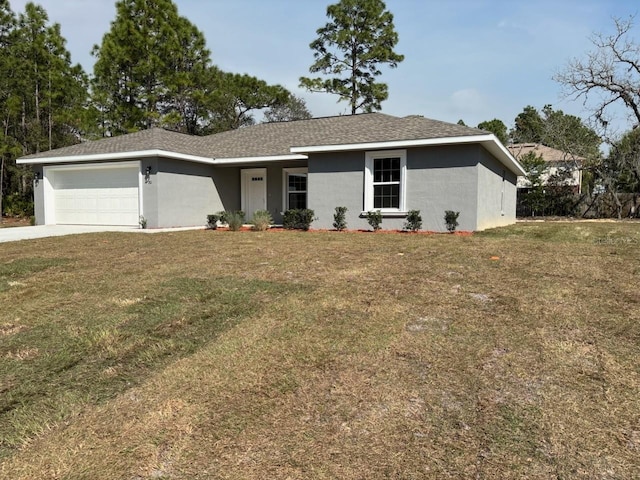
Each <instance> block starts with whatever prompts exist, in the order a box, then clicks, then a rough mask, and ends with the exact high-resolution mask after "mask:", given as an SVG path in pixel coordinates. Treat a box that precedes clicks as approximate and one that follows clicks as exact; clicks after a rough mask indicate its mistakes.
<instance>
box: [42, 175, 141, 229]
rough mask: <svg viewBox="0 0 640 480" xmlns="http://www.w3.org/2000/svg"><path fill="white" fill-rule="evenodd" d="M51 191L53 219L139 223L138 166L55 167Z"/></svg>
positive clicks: (81, 222) (57, 221) (79, 222)
mask: <svg viewBox="0 0 640 480" xmlns="http://www.w3.org/2000/svg"><path fill="white" fill-rule="evenodd" d="M54 192H55V193H54V195H55V212H56V213H55V214H56V223H59V224H65V223H67V224H78V225H131V226H134V225H138V220H139V206H138V205H139V200H138V195H139V192H138V168H131V167H128V168H96V169H83V170H62V171H57V172H55V175H54Z"/></svg>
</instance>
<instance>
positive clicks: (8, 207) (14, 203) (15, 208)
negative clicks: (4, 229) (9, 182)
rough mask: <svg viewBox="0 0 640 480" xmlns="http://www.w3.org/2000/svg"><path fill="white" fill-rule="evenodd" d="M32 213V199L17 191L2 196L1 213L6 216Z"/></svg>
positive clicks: (21, 215)
mask: <svg viewBox="0 0 640 480" xmlns="http://www.w3.org/2000/svg"><path fill="white" fill-rule="evenodd" d="M33 213H34V212H33V201H31V200H29V199H27V198H25V197H23V196H22V195H20V194H18V193H12V194H9V195H5V196H4V197H3V198H2V214H3V215H5V216H7V217H30V216H31V215H33Z"/></svg>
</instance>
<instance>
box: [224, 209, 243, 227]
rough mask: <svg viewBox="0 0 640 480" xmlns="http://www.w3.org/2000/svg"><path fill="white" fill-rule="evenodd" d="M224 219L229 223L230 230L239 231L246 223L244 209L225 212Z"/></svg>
mask: <svg viewBox="0 0 640 480" xmlns="http://www.w3.org/2000/svg"><path fill="white" fill-rule="evenodd" d="M224 219H225V220H226V223H227V225H229V230H231V231H232V232H237V231H238V230H240V228H242V225H244V212H243V211H242V210H237V211H235V212H224Z"/></svg>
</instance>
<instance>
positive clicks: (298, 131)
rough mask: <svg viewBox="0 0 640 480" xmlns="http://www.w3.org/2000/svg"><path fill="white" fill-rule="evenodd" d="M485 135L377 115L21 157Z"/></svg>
mask: <svg viewBox="0 0 640 480" xmlns="http://www.w3.org/2000/svg"><path fill="white" fill-rule="evenodd" d="M486 133H487V132H484V131H482V130H478V129H475V128H469V127H465V126H461V125H456V124H452V123H446V122H440V121H438V120H431V119H428V118H423V117H419V116H409V117H404V118H400V117H394V116H391V115H385V114H382V113H368V114H360V115H345V116H338V117H324V118H312V119H310V120H298V121H292V122H276V123H261V124H258V125H254V126H251V127H245V128H240V129H238V130H231V131H228V132H223V133H218V134H214V135H209V136H206V137H197V136H193V135H185V134H182V133H177V132H171V131H168V130H164V129H161V128H152V129H150V130H143V131H140V132H136V133H131V134H128V135H121V136H118V137H112V138H105V139H101V140H95V141H90V142H83V143H80V144H78V145H73V146H70V147H64V148H59V149H56V150H51V151H48V152H41V153H38V154H34V155H29V156H26V157H23V158H22V159H23V160H30V159H31V160H32V159H46V158H56V157H73V156H89V155H107V154H110V153H127V152H140V151H150V150H162V151H167V152H175V153H180V154H183V155H193V156H199V157H205V158H212V159H213V158H242V157H265V156H276V155H288V154H290V153H291V151H290V149H291V147H305V146H315V145H343V144H357V143H370V142H386V141H402V140H417V139H425V138H445V137H458V136H468V135H486Z"/></svg>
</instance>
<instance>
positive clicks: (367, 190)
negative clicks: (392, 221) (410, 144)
mask: <svg viewBox="0 0 640 480" xmlns="http://www.w3.org/2000/svg"><path fill="white" fill-rule="evenodd" d="M394 157H395V158H400V207H399V208H375V209H374V207H373V190H374V189H373V187H374V184H375V185H379V183H374V181H373V165H374V160H375V159H376V158H394ZM394 183H395V182H394ZM406 205H407V151H406V150H379V151H375V152H374V151H372V152H365V169H364V211H363V213H365V212H371V211H373V210H376V211H377V210H380V212H381V213H391V214H393V213H396V214H405V213H406Z"/></svg>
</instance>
